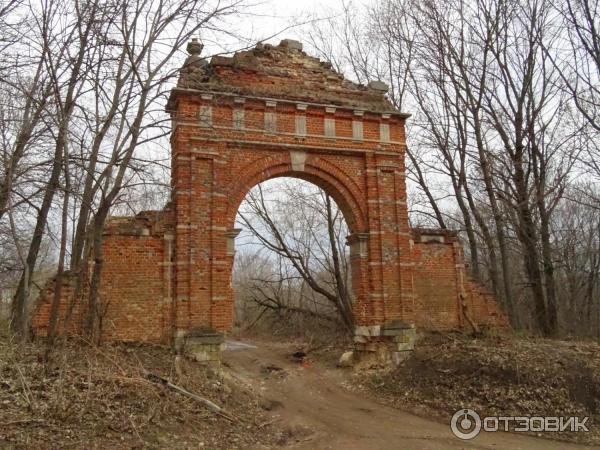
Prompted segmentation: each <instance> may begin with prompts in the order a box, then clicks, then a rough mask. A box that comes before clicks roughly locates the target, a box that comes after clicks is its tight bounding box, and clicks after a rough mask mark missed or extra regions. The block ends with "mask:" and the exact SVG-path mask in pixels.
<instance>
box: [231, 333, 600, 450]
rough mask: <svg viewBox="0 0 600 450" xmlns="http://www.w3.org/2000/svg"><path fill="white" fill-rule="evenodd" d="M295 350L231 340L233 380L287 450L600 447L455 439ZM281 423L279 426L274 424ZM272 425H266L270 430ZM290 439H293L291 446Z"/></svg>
mask: <svg viewBox="0 0 600 450" xmlns="http://www.w3.org/2000/svg"><path fill="white" fill-rule="evenodd" d="M289 352H290V348H289V346H285V345H277V344H271V343H268V344H267V343H262V342H254V343H253V342H247V341H246V342H231V343H230V345H229V348H228V349H227V350H226V351H225V352H224V354H223V359H224V363H225V364H226V365H227V366H228V367H229V368H230V369H231V374H232V376H234V377H236V378H238V379H239V380H241V381H243V382H245V383H248V384H250V385H251V386H252V387H253V388H254V389H257V390H259V391H261V392H262V394H263V395H264V397H265V398H266V399H268V400H270V402H266V403H267V404H266V405H265V407H266V408H268V409H271V414H272V418H273V421H276V423H277V424H278V425H280V426H285V427H287V429H288V430H289V434H290V439H289V440H288V444H286V445H285V446H282V447H280V448H294V449H305V450H308V449H310V450H321V449H335V450H388V449H390V450H395V449H398V450H402V449H406V450H434V449H435V450H448V449H494V450H520V449H523V450H564V449H579V450H583V449H592V448H600V447H589V446H587V447H586V446H578V445H574V444H568V443H564V442H555V441H550V440H546V439H538V438H535V437H530V436H524V435H518V434H513V433H481V434H480V435H479V436H477V437H476V438H475V439H473V440H471V441H461V440H459V439H457V438H456V437H454V436H453V435H452V433H451V431H450V427H449V426H448V425H446V424H440V423H438V422H433V421H429V420H426V419H423V418H420V417H417V416H414V415H412V414H409V413H406V412H403V411H399V410H397V409H393V408H390V407H388V406H384V405H381V404H379V403H377V402H376V401H374V400H372V399H370V398H369V397H367V396H366V395H364V394H360V393H355V392H352V391H349V390H348V389H346V388H345V387H344V385H343V383H344V382H347V381H348V375H347V373H345V372H344V371H343V370H341V369H335V368H333V367H329V368H328V367H327V366H326V365H324V364H319V363H311V364H310V365H309V366H308V367H303V366H302V365H301V364H298V363H296V362H293V361H292V360H291V359H290V357H289ZM274 423H275V422H274ZM266 426H269V425H268V424H265V427H266ZM289 442H293V443H292V444H289Z"/></svg>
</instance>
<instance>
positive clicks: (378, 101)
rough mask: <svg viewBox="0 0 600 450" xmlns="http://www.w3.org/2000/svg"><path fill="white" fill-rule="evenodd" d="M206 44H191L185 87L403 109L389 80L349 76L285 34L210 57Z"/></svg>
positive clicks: (372, 108) (184, 72)
mask: <svg viewBox="0 0 600 450" xmlns="http://www.w3.org/2000/svg"><path fill="white" fill-rule="evenodd" d="M201 50H202V44H200V43H199V42H197V41H192V43H190V44H189V45H188V52H190V56H189V57H188V59H187V60H186V62H185V64H184V67H183V68H182V69H181V72H180V77H179V82H178V84H177V87H178V88H179V89H194V90H201V91H211V92H224V93H232V94H239V95H241V96H254V97H266V98H273V99H285V100H292V101H298V102H308V103H319V104H330V105H337V106H341V107H348V108H354V109H360V110H366V111H376V112H391V113H394V112H396V113H397V112H398V111H397V110H396V108H395V107H394V106H393V105H392V103H391V102H390V101H389V100H388V99H387V98H386V97H385V92H386V91H387V86H386V85H385V84H384V83H381V82H377V81H374V82H371V83H369V86H364V85H361V84H356V83H353V82H351V81H348V80H345V79H344V76H343V75H341V74H339V73H338V72H336V71H335V70H333V68H332V66H331V63H329V62H325V61H321V60H320V59H319V58H314V57H312V56H308V55H307V54H306V53H305V52H304V51H302V44H300V43H299V42H296V41H292V40H288V39H284V40H283V41H281V43H280V44H279V45H277V46H273V45H270V44H258V45H257V46H256V47H255V48H253V49H251V50H248V51H241V52H237V53H235V54H234V55H233V56H232V57H224V56H214V57H213V58H212V59H211V61H210V63H208V62H207V61H206V60H205V59H202V58H201V57H200V56H199V53H200V51H201Z"/></svg>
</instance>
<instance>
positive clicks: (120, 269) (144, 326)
mask: <svg viewBox="0 0 600 450" xmlns="http://www.w3.org/2000/svg"><path fill="white" fill-rule="evenodd" d="M121 222H123V221H122V220H121ZM131 222H132V221H125V224H123V223H120V224H119V225H120V228H124V229H125V230H126V231H127V232H128V233H124V232H123V230H119V231H117V230H110V227H111V224H110V223H109V230H108V231H107V234H105V235H104V240H103V250H102V251H103V261H104V263H103V269H102V279H101V283H100V301H101V305H102V308H101V317H102V319H101V320H102V331H103V338H104V339H108V340H123V341H142V342H169V341H170V339H171V335H172V317H171V314H172V310H171V307H172V305H171V302H170V299H169V298H168V297H169V294H168V292H167V285H168V280H167V277H168V276H169V273H168V271H169V270H170V264H168V263H165V257H164V251H165V240H164V238H163V237H162V236H159V235H156V234H154V235H150V234H149V232H150V229H148V228H142V229H140V228H139V227H135V226H132V223H131ZM142 230H146V231H145V232H144V231H142ZM111 233H114V234H111ZM75 283H76V278H75V275H74V274H71V273H68V274H65V276H64V277H63V287H62V296H61V297H62V298H61V303H60V309H59V317H60V321H59V331H60V332H63V331H64V322H65V317H66V311H67V310H68V309H69V305H70V304H72V302H75V303H74V306H73V313H72V316H71V317H72V318H71V319H70V320H69V331H70V332H74V333H79V332H81V331H82V329H83V325H84V323H85V314H86V311H87V292H84V293H83V295H82V297H81V298H79V299H75V298H74V292H75ZM88 284H89V279H86V280H84V286H87V285H88ZM54 287H55V279H53V280H51V281H50V282H49V283H48V285H47V286H46V287H45V289H44V291H43V292H42V294H41V295H40V298H39V299H38V301H37V304H36V308H35V312H34V314H33V317H32V320H31V325H32V328H33V330H34V333H35V334H37V335H46V334H47V331H48V322H49V316H50V308H51V302H52V298H53V293H54Z"/></svg>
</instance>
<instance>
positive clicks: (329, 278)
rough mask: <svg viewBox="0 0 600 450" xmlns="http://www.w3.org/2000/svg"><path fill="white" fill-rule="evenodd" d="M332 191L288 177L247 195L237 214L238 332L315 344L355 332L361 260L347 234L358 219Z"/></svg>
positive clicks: (235, 287)
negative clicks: (353, 253)
mask: <svg viewBox="0 0 600 450" xmlns="http://www.w3.org/2000/svg"><path fill="white" fill-rule="evenodd" d="M334 196H336V195H335V193H334V192H332V191H331V189H327V187H325V189H323V188H322V187H320V186H318V185H316V184H314V183H312V182H310V181H306V180H304V179H299V178H293V177H289V176H286V177H278V178H273V179H270V180H267V181H263V182H261V183H259V184H257V185H255V186H254V187H253V188H252V189H250V191H249V192H248V193H247V194H246V197H245V198H244V200H243V201H242V203H241V204H240V206H239V208H238V213H237V216H236V228H237V229H239V230H240V234H239V235H238V236H237V238H236V244H235V250H236V251H235V258H234V263H233V274H232V286H233V291H234V314H233V316H234V330H235V332H236V333H237V334H238V335H244V336H249V335H250V336H252V335H259V336H267V335H269V336H279V337H287V338H294V337H297V338H305V339H306V338H308V339H310V340H312V341H313V342H320V341H324V342H325V341H326V342H331V340H332V339H334V340H338V341H340V340H341V341H343V340H346V339H348V338H349V337H350V336H351V334H352V331H353V327H354V319H353V303H354V301H355V298H356V296H355V293H354V289H353V280H352V278H353V277H352V274H353V272H354V270H353V269H355V268H353V265H356V264H358V262H357V261H356V258H352V257H351V251H350V250H351V248H350V246H349V245H348V236H349V235H351V234H352V230H351V229H350V227H349V224H354V223H356V220H354V218H352V217H348V215H349V212H348V211H349V208H346V207H344V206H347V205H338V203H336V200H334ZM336 197H338V198H339V196H336ZM350 241H351V240H350Z"/></svg>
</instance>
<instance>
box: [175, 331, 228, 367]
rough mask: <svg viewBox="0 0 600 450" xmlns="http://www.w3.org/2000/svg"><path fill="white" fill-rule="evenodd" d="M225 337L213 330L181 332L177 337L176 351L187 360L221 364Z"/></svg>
mask: <svg viewBox="0 0 600 450" xmlns="http://www.w3.org/2000/svg"><path fill="white" fill-rule="evenodd" d="M224 347H225V335H224V334H223V333H220V332H217V331H213V330H205V329H202V330H191V331H181V332H179V333H178V334H177V336H176V337H175V349H176V351H177V352H178V353H180V354H182V355H184V356H185V357H187V358H190V359H193V360H195V361H198V362H202V363H206V364H209V365H215V366H219V365H220V364H221V351H222V350H223V349H224Z"/></svg>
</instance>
